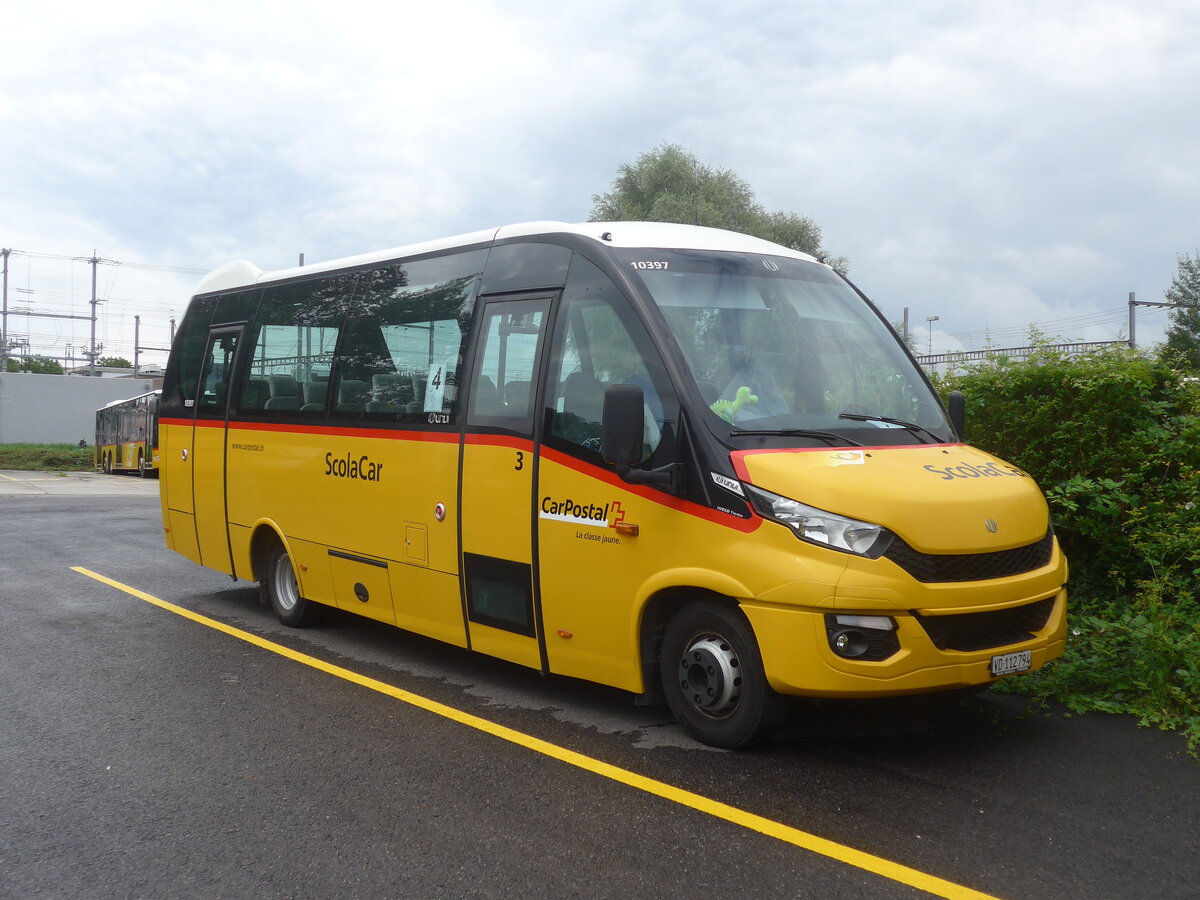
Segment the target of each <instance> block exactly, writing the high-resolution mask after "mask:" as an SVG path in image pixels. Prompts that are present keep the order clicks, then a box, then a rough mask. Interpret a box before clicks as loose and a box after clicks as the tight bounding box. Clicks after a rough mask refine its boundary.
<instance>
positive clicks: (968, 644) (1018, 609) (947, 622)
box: [913, 597, 1054, 651]
mask: <svg viewBox="0 0 1200 900" xmlns="http://www.w3.org/2000/svg"><path fill="white" fill-rule="evenodd" d="M1053 609H1054V598H1053V597H1047V598H1046V599H1044V600H1038V601H1037V602H1036V603H1026V604H1025V605H1024V606H1014V607H1012V608H1011V609H998V610H991V611H988V612H978V613H954V614H952V615H948V616H922V615H920V614H919V613H918V612H917V611H916V610H913V617H914V618H915V619H916V620H917V621H918V622H920V623H921V627H922V628H924V629H925V633H926V634H928V635H929V639H930V640H931V641H933V643H934V646H936V647H937V648H938V649H939V650H962V651H972V650H987V649H989V648H992V647H1004V646H1007V645H1008V644H1019V643H1021V642H1022V641H1027V640H1029V639H1031V638H1033V637H1034V636H1035V633H1036V632H1038V631H1041V630H1042V629H1043V628H1045V627H1046V622H1047V620H1048V619H1049V618H1050V613H1051V611H1052V610H1053Z"/></svg>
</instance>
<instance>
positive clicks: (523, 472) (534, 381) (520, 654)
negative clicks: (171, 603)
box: [459, 293, 554, 669]
mask: <svg viewBox="0 0 1200 900" xmlns="http://www.w3.org/2000/svg"><path fill="white" fill-rule="evenodd" d="M553 299H554V295H552V294H546V293H541V294H534V295H525V296H523V297H519V298H504V299H494V300H484V301H483V303H482V308H481V311H480V325H479V329H478V332H477V333H478V334H479V340H478V341H477V346H476V350H475V358H474V363H473V365H472V367H471V373H472V374H471V390H470V398H469V401H468V403H469V406H468V410H467V424H466V430H465V434H464V436H463V453H462V475H461V479H460V483H459V492H460V499H459V509H460V510H461V548H462V569H461V572H462V589H463V604H464V614H465V617H466V619H467V629H468V640H469V644H470V646H471V648H472V649H474V650H478V651H480V652H482V653H486V654H488V655H490V656H497V657H500V658H502V659H507V660H510V661H512V662H517V663H521V664H523V665H527V666H531V667H533V668H538V669H541V668H544V665H543V660H544V652H543V649H542V647H543V638H542V635H541V623H540V616H539V612H538V592H537V560H536V555H535V552H534V541H533V522H534V519H533V515H534V513H533V502H534V485H535V477H536V469H537V466H536V460H537V445H536V438H535V433H534V424H535V421H536V413H537V410H538V402H537V401H538V398H539V397H540V396H541V394H540V391H539V380H540V377H541V371H542V364H541V359H542V355H543V352H544V346H543V345H544V343H545V331H546V324H547V320H548V318H549V314H550V307H551V303H552V301H553Z"/></svg>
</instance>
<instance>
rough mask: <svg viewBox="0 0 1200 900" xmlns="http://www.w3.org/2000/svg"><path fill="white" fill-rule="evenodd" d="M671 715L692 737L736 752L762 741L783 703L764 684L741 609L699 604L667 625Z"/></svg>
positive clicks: (663, 661)
mask: <svg viewBox="0 0 1200 900" xmlns="http://www.w3.org/2000/svg"><path fill="white" fill-rule="evenodd" d="M660 665H661V673H662V684H663V691H664V692H665V693H666V697H667V705H668V706H670V708H671V712H672V713H673V714H674V716H675V718H676V719H677V720H678V721H679V724H680V725H682V726H683V727H684V730H686V731H687V733H688V734H690V735H691V736H692V737H694V738H695V739H696V740H698V741H700V742H701V743H704V744H708V745H709V746H712V747H722V748H725V749H727V750H736V749H739V748H741V747H746V746H748V745H750V744H752V743H753V742H754V741H756V740H758V739H759V738H761V737H764V736H765V735H766V734H767V733H768V732H769V731H770V730H771V728H773V727H774V726H775V725H776V724H778V722H779V720H780V718H781V717H782V714H783V710H784V699H783V698H782V697H781V696H780V695H779V694H777V693H775V691H774V690H772V689H771V686H770V684H768V683H767V676H766V672H765V671H764V669H763V664H762V657H761V656H760V655H759V652H758V641H757V640H756V639H755V637H754V630H753V629H752V628H751V627H750V623H749V621H747V619H746V617H745V616H744V615H742V613H741V611H740V610H738V609H736V608H735V607H732V606H727V605H726V604H723V603H718V602H717V601H715V600H698V601H696V602H694V603H691V604H689V605H688V606H685V607H684V608H683V609H681V610H680V611H679V612H678V613H677V614H676V615H675V617H674V618H673V619H671V621H670V623H669V624H668V625H667V630H666V633H665V634H664V635H663V643H662V656H661V657H660Z"/></svg>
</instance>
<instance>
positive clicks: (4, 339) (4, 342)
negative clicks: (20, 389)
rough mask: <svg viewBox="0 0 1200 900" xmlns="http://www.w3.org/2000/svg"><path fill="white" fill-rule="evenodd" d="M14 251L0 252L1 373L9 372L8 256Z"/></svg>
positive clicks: (5, 249)
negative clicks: (0, 300)
mask: <svg viewBox="0 0 1200 900" xmlns="http://www.w3.org/2000/svg"><path fill="white" fill-rule="evenodd" d="M10 253H12V250H10V249H8V248H7V247H5V248H4V249H3V250H0V254H3V255H4V313H3V316H2V317H0V372H7V371H8V255H9V254H10Z"/></svg>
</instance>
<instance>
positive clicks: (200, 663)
mask: <svg viewBox="0 0 1200 900" xmlns="http://www.w3.org/2000/svg"><path fill="white" fill-rule="evenodd" d="M0 476H3V477H0V686H2V688H3V689H2V690H0V897H4V898H9V897H12V898H24V897H87V898H107V897H250V896H254V897H464V896H478V897H497V896H522V897H568V896H587V897H618V896H620V897H628V896H647V897H672V898H679V897H684V896H726V897H730V896H755V897H905V896H927V895H928V894H926V893H925V892H924V891H922V890H919V889H917V888H914V887H912V886H910V885H908V884H903V883H900V882H899V881H896V880H893V879H892V878H891V877H890V875H892V874H895V873H894V872H891V871H890V870H889V868H888V863H889V862H890V863H894V864H899V865H901V866H905V867H910V869H911V870H915V871H916V872H917V873H925V874H927V875H929V876H933V877H936V878H939V879H944V880H945V881H946V882H948V883H949V888H951V889H952V888H953V887H954V886H955V885H961V886H962V887H963V888H964V889H968V890H973V891H979V892H983V893H985V894H990V895H994V896H999V897H1012V898H1016V897H1054V898H1074V897H1079V898H1104V897H1113V898H1118V897H1120V898H1125V897H1163V898H1165V897H1196V896H1197V893H1198V888H1197V885H1200V762H1197V761H1196V760H1195V759H1192V758H1191V757H1189V756H1187V755H1186V753H1185V752H1184V750H1185V748H1184V744H1183V741H1182V740H1181V739H1179V738H1178V737H1176V736H1173V735H1165V734H1161V733H1159V732H1156V731H1149V730H1145V729H1139V728H1138V727H1137V726H1136V723H1134V722H1133V721H1131V720H1129V719H1127V718H1121V717H1104V716H1082V717H1074V718H1062V717H1050V716H1047V715H1045V714H1043V713H1042V712H1040V711H1031V710H1029V709H1027V708H1026V707H1025V704H1024V703H1023V702H1022V701H1020V700H1019V699H1016V698H1012V697H1005V696H1000V695H995V694H984V695H982V696H979V697H973V698H969V699H958V700H955V701H942V702H934V701H930V700H928V699H923V700H905V701H891V702H886V703H885V702H875V703H805V704H801V705H799V706H798V708H797V709H796V710H794V712H793V715H792V718H791V719H790V720H789V722H788V724H787V725H786V727H785V728H784V729H783V731H782V732H781V733H780V734H779V735H778V736H777V737H776V738H774V739H773V740H772V741H770V742H769V743H768V744H766V745H765V746H763V747H761V748H760V749H758V750H755V751H753V752H749V753H727V752H721V751H715V750H711V749H708V748H703V747H700V746H698V745H696V744H693V743H691V742H690V741H689V740H688V739H687V738H686V737H685V736H684V735H683V734H682V732H681V731H680V730H679V729H678V728H677V727H676V726H675V725H674V724H672V723H671V722H670V719H669V716H668V714H667V713H666V711H665V710H663V709H658V708H646V707H636V706H634V705H633V704H632V702H631V698H630V697H629V695H627V694H624V693H622V692H620V691H613V690H609V689H606V688H600V687H596V686H592V685H587V684H582V683H579V682H574V681H570V680H567V679H559V678H542V677H540V676H538V675H537V674H536V673H533V672H529V671H526V670H523V669H520V668H518V667H515V666H510V665H508V664H505V663H501V662H497V661H493V660H489V659H486V658H482V657H475V656H472V655H470V654H468V653H466V652H464V651H461V650H457V649H454V648H447V647H444V646H442V645H439V644H436V643H434V642H431V641H428V640H425V639H422V638H418V637H415V636H413V635H407V634H404V633H402V632H400V631H397V630H396V629H392V628H389V627H386V626H382V625H378V624H375V623H372V622H369V621H366V620H361V619H357V618H354V617H351V616H347V615H343V614H340V613H337V612H332V613H331V614H329V615H327V616H326V617H325V620H324V622H323V624H322V625H321V626H320V627H318V628H315V629H305V630H291V629H286V628H284V627H283V626H281V625H279V624H278V623H277V622H276V621H275V620H274V618H273V617H272V616H271V615H270V613H269V612H268V611H267V610H266V609H264V608H263V607H261V606H260V605H259V604H258V600H257V591H256V589H255V588H254V587H253V586H252V585H248V584H246V583H245V582H239V583H234V582H232V581H231V580H230V579H229V578H228V577H226V576H222V575H219V574H217V573H214V572H210V571H207V570H204V569H201V568H199V567H197V566H194V565H192V564H191V563H189V562H187V561H186V560H184V559H183V558H182V557H179V556H176V555H175V554H173V553H170V552H168V551H166V550H165V549H163V546H162V540H161V526H160V522H159V518H158V501H157V496H156V493H157V492H156V483H155V482H153V481H149V482H141V481H140V480H138V479H128V478H121V477H119V476H118V477H110V478H109V479H108V482H109V486H107V487H106V485H105V481H104V480H103V479H100V480H99V481H94V480H93V479H98V478H99V476H88V477H86V478H83V479H78V478H76V479H70V478H67V479H61V478H57V476H52V477H54V478H55V479H56V480H55V481H53V482H50V483H49V487H47V486H45V484H43V486H42V487H41V488H39V489H38V490H24V489H21V490H18V489H16V488H13V487H12V485H13V484H17V483H20V482H22V481H23V480H24V479H22V477H21V476H18V475H16V474H15V473H0ZM6 478H7V481H6ZM13 479H16V482H14V481H13ZM73 481H74V482H77V483H74V484H72V482H73ZM73 566H78V567H85V568H87V569H89V570H92V571H94V572H96V573H99V574H100V575H103V576H106V577H108V578H110V579H113V580H115V581H117V582H121V583H123V584H126V585H130V586H132V587H134V588H137V589H139V590H141V591H144V592H146V594H148V595H152V596H153V597H156V598H160V599H162V600H165V601H168V602H170V603H172V604H177V605H178V606H179V607H182V608H184V609H186V610H191V611H195V612H197V613H200V614H202V615H204V616H207V617H210V618H211V619H213V620H215V621H217V622H219V623H223V624H225V625H228V626H233V627H235V628H237V629H241V630H242V631H244V632H247V633H249V634H250V635H253V636H257V637H259V638H262V639H265V640H267V641H270V642H273V643H275V644H278V645H283V646H285V647H287V648H291V649H292V650H295V651H299V652H300V653H303V654H306V655H307V656H308V657H311V658H314V659H316V660H319V661H324V662H326V663H331V664H335V665H336V666H339V667H342V668H343V669H345V670H348V672H349V673H352V674H353V675H354V677H360V678H361V677H366V678H372V679H377V680H378V681H379V682H382V683H384V684H385V685H391V686H395V687H396V688H400V689H403V690H405V691H411V692H412V693H414V694H416V695H420V696H421V697H425V698H429V700H431V701H434V702H436V703H440V704H444V705H445V706H446V707H449V708H450V709H451V710H460V711H462V713H463V714H466V715H471V716H478V717H481V718H482V719H486V720H488V721H490V722H494V723H497V724H498V725H500V726H504V727H507V728H509V729H514V730H515V731H516V732H519V733H521V734H524V735H529V736H531V737H532V738H534V739H540V740H542V741H545V742H549V744H550V745H553V747H557V748H562V749H563V755H565V754H566V753H567V752H574V753H578V754H581V755H582V756H583V757H584V758H586V759H589V760H594V761H599V762H600V763H607V764H611V765H612V766H615V767H619V770H621V771H622V772H625V773H632V776H631V777H625V776H624V775H621V774H617V775H615V776H613V777H606V776H605V775H603V774H596V773H595V772H593V771H587V770H585V769H583V768H580V767H579V766H578V765H573V764H571V762H570V760H569V759H568V760H567V761H564V760H563V759H561V758H556V757H555V756H554V755H548V754H547V752H543V751H544V748H541V749H539V748H537V747H535V748H534V749H530V748H529V747H526V746H521V745H519V744H517V743H513V742H512V741H511V740H506V739H503V738H502V737H497V736H495V735H493V734H489V733H486V732H483V731H480V730H479V729H478V728H475V727H472V726H471V725H470V724H469V723H468V724H464V723H462V722H460V721H456V720H454V719H453V718H447V716H446V715H443V714H438V713H437V712H430V711H428V710H426V709H423V708H419V707H417V706H414V705H412V704H411V703H408V702H405V701H404V700H403V699H397V698H396V697H394V696H388V695H386V694H384V693H380V691H379V690H373V689H371V688H370V687H369V686H364V684H362V683H357V682H355V681H350V680H347V679H346V678H345V677H338V676H337V675H335V674H330V673H329V672H326V671H320V670H318V669H315V668H313V667H312V666H311V665H305V664H303V663H302V662H298V661H296V660H294V659H290V658H287V657H285V656H281V655H280V654H279V653H277V652H272V651H271V649H269V648H264V647H260V646H255V645H252V644H250V643H247V642H246V641H245V640H242V639H239V638H238V637H236V636H233V635H230V634H227V633H223V632H220V631H217V630H215V629H214V628H212V627H208V626H206V625H205V624H202V623H199V622H196V621H193V620H191V619H188V618H184V617H183V616H181V615H179V614H177V613H175V612H172V611H170V610H167V609H163V608H160V607H158V606H156V605H153V604H152V603H150V602H147V600H145V599H140V598H138V597H135V596H132V595H130V594H128V593H125V592H122V591H120V590H117V589H115V588H113V587H110V586H108V585H106V584H103V583H100V582H98V581H95V580H93V579H92V578H89V577H86V576H84V575H82V574H79V573H77V572H75V571H73V570H72V568H71V567H73ZM636 776H644V777H645V778H648V779H652V780H653V782H651V783H650V784H651V785H653V784H662V785H665V786H668V787H676V788H680V789H682V790H684V791H686V792H689V793H688V794H687V795H685V797H696V796H698V797H700V798H702V802H701V803H700V804H699V808H696V805H695V804H693V805H688V802H687V801H686V799H685V800H682V801H681V800H680V799H679V798H673V797H671V796H670V794H669V792H668V795H667V796H662V793H663V792H661V791H660V792H657V793H656V792H655V790H656V789H654V788H649V789H648V788H647V787H646V785H643V784H640V783H639V782H638V781H637V778H636ZM706 803H707V804H712V803H720V804H725V805H726V807H723V808H724V809H729V808H732V809H733V811H734V813H735V815H733V818H735V819H736V813H737V811H745V812H746V813H750V814H753V815H755V816H758V817H761V818H760V819H758V820H756V822H757V823H758V825H756V826H754V827H760V826H761V825H762V823H763V822H766V823H767V825H768V826H771V827H764V828H761V831H766V832H767V833H761V831H756V830H754V827H746V826H745V825H742V824H738V823H737V822H736V821H729V820H728V818H726V819H722V818H719V817H717V816H715V815H712V814H710V812H711V810H710V809H709V808H708V807H706V806H705V804H706ZM775 826H777V827H775ZM773 828H774V830H773ZM795 829H799V830H800V832H803V833H805V834H806V835H810V836H817V837H819V838H824V839H826V840H828V841H831V842H834V843H833V844H832V845H829V848H826V849H827V851H828V853H829V854H830V855H823V854H822V853H818V852H812V850H809V849H804V848H803V846H812V842H811V841H810V842H809V843H808V844H807V845H802V846H797V845H795V844H794V843H789V842H788V840H787V839H786V835H787V834H789V833H792V834H794V833H796V832H794V831H791V830H795ZM780 833H783V835H784V837H783V838H782V839H781V837H780ZM856 851H861V852H863V853H866V854H871V856H869V857H865V858H860V857H856V856H855V855H854V854H855V852H856ZM846 860H849V862H847V861H846ZM855 862H857V864H854V863H855ZM925 886H928V885H925ZM935 888H936V886H935ZM934 893H952V891H951V890H949V889H946V886H945V885H943V886H942V889H935V890H934Z"/></svg>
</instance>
